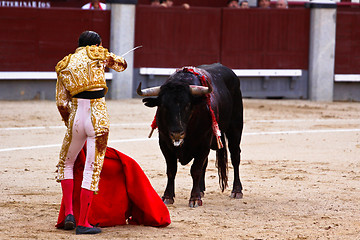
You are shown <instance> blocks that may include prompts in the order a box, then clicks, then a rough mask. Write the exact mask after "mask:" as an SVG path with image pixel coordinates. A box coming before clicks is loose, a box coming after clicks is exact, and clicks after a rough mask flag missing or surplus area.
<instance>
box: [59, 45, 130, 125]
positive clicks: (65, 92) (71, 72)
mask: <svg viewBox="0 0 360 240" xmlns="http://www.w3.org/2000/svg"><path fill="white" fill-rule="evenodd" d="M105 67H110V68H112V69H114V70H115V71H118V72H121V71H124V70H125V69H126V67H127V63H126V61H125V59H124V58H122V57H119V56H117V55H115V54H113V53H110V52H109V51H108V50H107V49H106V48H103V47H101V46H95V45H93V46H86V47H79V48H77V49H76V51H75V53H73V54H69V55H67V56H66V57H64V58H63V59H62V60H61V61H60V62H58V64H57V65H56V67H55V71H56V74H57V83H56V105H57V107H58V109H59V112H60V114H61V116H62V118H63V120H64V121H65V123H67V120H68V117H69V114H70V106H69V104H70V102H71V98H72V97H73V96H74V95H76V94H78V93H80V92H83V91H86V90H89V89H93V88H104V89H105V93H106V92H107V90H108V88H107V86H106V80H105Z"/></svg>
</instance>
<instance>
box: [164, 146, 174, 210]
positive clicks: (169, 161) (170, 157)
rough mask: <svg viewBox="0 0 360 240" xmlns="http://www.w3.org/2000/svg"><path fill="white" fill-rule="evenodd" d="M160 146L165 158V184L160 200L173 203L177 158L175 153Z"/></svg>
mask: <svg viewBox="0 0 360 240" xmlns="http://www.w3.org/2000/svg"><path fill="white" fill-rule="evenodd" d="M160 148H161V150H162V153H163V155H164V157H165V160H166V175H167V184H166V188H165V192H164V195H163V196H162V200H163V201H164V203H165V204H173V203H174V198H175V176H176V173H177V158H176V156H175V154H174V153H173V152H172V151H170V150H168V149H167V148H166V147H165V146H164V145H162V144H161V141H160Z"/></svg>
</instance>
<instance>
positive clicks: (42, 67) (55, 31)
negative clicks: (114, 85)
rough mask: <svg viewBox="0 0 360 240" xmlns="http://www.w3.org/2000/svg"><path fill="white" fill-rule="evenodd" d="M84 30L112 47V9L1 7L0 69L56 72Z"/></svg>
mask: <svg viewBox="0 0 360 240" xmlns="http://www.w3.org/2000/svg"><path fill="white" fill-rule="evenodd" d="M84 30H94V31H96V32H98V33H99V34H100V35H101V36H102V40H103V45H104V46H105V47H109V36H110V11H84V10H80V9H66V10H65V11H64V9H59V8H56V9H55V8H47V9H39V8H38V9H36V8H6V7H4V8H0V32H2V33H3V34H0V52H1V54H0V71H53V70H54V67H55V65H56V63H57V62H58V61H60V60H61V59H62V58H63V57H64V56H66V55H67V54H69V53H71V52H73V51H74V50H75V49H76V47H77V39H78V37H79V35H80V33H81V32H82V31H84Z"/></svg>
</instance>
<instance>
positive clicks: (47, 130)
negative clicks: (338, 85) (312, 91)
mask: <svg viewBox="0 0 360 240" xmlns="http://www.w3.org/2000/svg"><path fill="white" fill-rule="evenodd" d="M0 106H1V115H0V128H1V133H0V134H1V138H0V143H1V147H0V158H1V161H0V186H1V195H0V211H1V215H0V219H1V228H0V239H85V237H83V236H76V235H75V233H73V234H69V232H66V231H63V230H58V229H56V228H55V223H56V220H57V214H58V211H59V208H60V200H61V188H60V185H59V184H57V183H56V181H55V179H54V178H55V166H56V164H57V161H58V154H59V150H60V144H61V142H62V138H63V136H64V133H65V128H64V127H63V125H62V122H61V120H60V115H59V114H58V112H57V109H56V107H55V102H54V101H1V102H0ZM108 108H109V112H110V119H111V123H112V126H111V131H110V142H109V146H111V147H114V148H116V149H118V150H120V151H122V152H123V153H125V154H127V155H130V156H131V157H133V158H134V159H135V160H136V161H137V162H138V163H139V165H140V166H141V167H142V169H143V170H144V172H145V173H146V175H147V176H148V178H149V180H150V182H151V183H152V185H153V187H154V189H155V190H156V192H157V193H158V194H159V195H160V196H161V195H162V193H163V191H164V189H165V184H166V174H165V161H164V159H163V156H162V154H161V152H160V149H159V146H158V143H157V134H154V135H153V137H152V138H151V139H148V138H147V136H148V133H149V131H150V123H151V121H152V119H153V117H154V113H155V109H151V108H147V107H145V106H143V104H142V103H141V99H130V100H109V101H108ZM244 109H245V129H244V133H243V138H242V142H241V148H242V156H241V157H242V162H241V166H240V173H241V180H242V183H243V187H244V198H243V199H239V200H235V199H231V198H230V197H229V195H230V191H231V186H232V184H231V183H232V173H233V172H232V169H231V167H230V166H231V164H229V176H230V179H229V184H230V187H229V188H228V189H226V190H225V192H224V193H222V192H221V190H220V188H219V184H218V176H217V170H216V168H215V154H214V152H211V154H210V156H209V166H208V169H207V173H206V184H207V190H206V192H205V197H204V198H203V203H204V205H203V206H202V207H197V208H194V209H190V208H189V207H188V199H189V196H190V189H191V185H192V181H191V177H190V173H189V172H190V165H187V166H179V169H178V174H177V178H176V198H175V203H174V205H171V206H168V209H169V212H170V215H171V220H172V223H171V224H170V225H169V226H168V227H165V228H154V227H145V226H133V225H124V226H115V227H108V228H103V233H102V234H99V235H96V236H86V239H120V238H125V239H200V238H201V239H351V240H354V239H360V175H359V173H360V162H359V156H360V122H359V119H360V103H358V102H356V103H355V102H332V103H330V102H329V103H321V102H312V101H303V100H255V99H244ZM139 194H140V193H139Z"/></svg>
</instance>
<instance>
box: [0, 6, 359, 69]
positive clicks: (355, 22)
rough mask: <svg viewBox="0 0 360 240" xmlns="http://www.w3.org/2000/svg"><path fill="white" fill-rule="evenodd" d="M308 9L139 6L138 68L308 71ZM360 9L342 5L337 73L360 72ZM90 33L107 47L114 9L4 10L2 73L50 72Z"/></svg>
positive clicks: (0, 14) (1, 13) (0, 13)
mask: <svg viewBox="0 0 360 240" xmlns="http://www.w3.org/2000/svg"><path fill="white" fill-rule="evenodd" d="M309 11H310V10H309V9H301V8H299V9H287V10H277V9H272V10H262V9H248V10H242V9H226V8H205V7H193V8H191V9H190V10H185V9H182V8H171V9H164V8H151V7H149V6H144V5H138V6H137V7H136V30H135V41H136V45H143V48H141V49H139V50H136V51H135V63H134V65H135V67H136V68H138V67H179V66H183V65H194V66H196V65H200V64H204V63H212V62H218V61H221V62H222V63H223V64H225V65H228V66H229V67H232V68H241V69H254V68H256V69H277V68H280V69H289V68H296V69H308V47H309V46H308V39H309V21H310V16H309ZM358 26H360V8H353V7H347V8H345V7H339V8H338V10H337V28H336V30H337V33H336V52H335V73H336V74H360V44H359V39H360V28H359V27H358ZM86 29H91V30H94V31H97V32H99V33H100V34H101V36H102V37H103V45H104V46H105V47H109V37H110V11H84V10H80V9H69V8H67V9H65V8H47V9H36V8H8V7H0V31H1V32H2V34H0V51H1V53H2V54H0V71H53V70H54V66H55V64H56V63H57V62H58V61H59V60H60V59H61V58H62V57H64V56H65V55H67V54H68V53H70V52H73V51H74V50H75V48H76V47H77V38H78V36H79V34H80V33H81V32H82V31H84V30H86Z"/></svg>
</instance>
